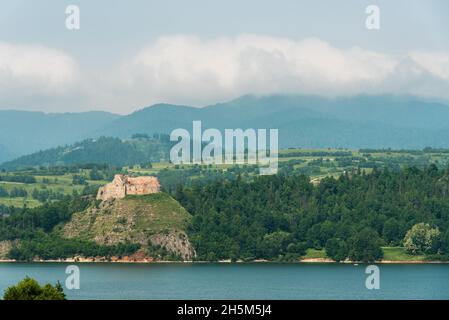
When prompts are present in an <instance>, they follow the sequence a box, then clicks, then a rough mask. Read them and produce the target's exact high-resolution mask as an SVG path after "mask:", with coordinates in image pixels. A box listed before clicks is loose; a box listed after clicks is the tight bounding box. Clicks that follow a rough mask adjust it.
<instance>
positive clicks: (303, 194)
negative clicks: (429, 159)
mask: <svg viewBox="0 0 449 320" xmlns="http://www.w3.org/2000/svg"><path fill="white" fill-rule="evenodd" d="M176 198H177V199H178V201H180V203H181V204H183V205H184V207H185V208H186V209H187V210H188V211H189V212H190V213H191V214H192V215H193V222H192V225H191V240H192V242H193V245H194V246H195V248H196V250H197V253H198V255H199V258H200V259H205V260H216V259H228V258H233V259H245V260H252V259H270V260H271V259H275V260H276V259H281V260H292V259H293V260H294V259H297V257H298V256H301V255H304V253H305V250H306V249H307V248H315V249H322V248H326V252H327V254H328V255H329V256H330V257H331V258H334V259H336V260H344V259H346V258H349V259H351V260H363V261H373V260H377V259H380V258H381V257H382V250H381V246H400V245H402V244H403V239H404V237H405V235H406V233H407V231H408V230H410V229H411V228H412V227H413V226H414V225H416V224H418V223H426V224H429V225H430V226H432V227H434V228H438V231H439V233H440V234H439V238H438V239H437V240H435V241H434V242H433V243H432V244H431V248H430V249H428V250H426V252H421V253H424V254H429V255H431V254H437V253H439V254H441V255H448V254H449V174H448V172H447V171H446V170H438V169H437V168H436V167H435V166H430V167H428V168H427V169H425V170H419V169H416V168H408V169H403V170H400V171H390V170H384V171H379V170H374V172H373V173H371V174H367V175H366V174H363V173H361V172H358V173H354V174H353V175H348V174H346V175H342V176H341V177H340V178H339V179H334V178H332V177H330V178H325V179H323V180H321V182H320V183H319V184H318V185H316V186H314V185H312V184H311V183H310V182H309V179H308V178H307V177H306V176H302V175H301V176H270V177H258V178H256V179H255V180H254V181H252V182H245V181H243V180H241V179H237V180H235V181H221V182H216V183H213V184H210V185H206V186H202V187H193V188H179V189H178V191H177V193H176Z"/></svg>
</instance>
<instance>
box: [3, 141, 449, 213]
mask: <svg viewBox="0 0 449 320" xmlns="http://www.w3.org/2000/svg"><path fill="white" fill-rule="evenodd" d="M431 163H435V164H437V165H438V166H440V167H447V166H448V165H449V152H446V151H444V150H439V151H438V150H427V151H389V150H362V151H360V150H350V149H330V148H329V149H286V150H280V151H279V170H287V172H296V173H302V174H306V175H308V176H310V178H311V181H312V182H313V183H315V184H316V183H319V181H320V180H321V179H323V178H324V177H329V176H333V177H338V176H340V175H341V174H343V173H344V172H351V171H352V170H356V169H360V170H363V171H364V172H365V173H369V172H371V171H372V170H373V168H374V167H379V168H380V167H389V168H398V167H401V166H417V167H423V166H426V165H429V164H431ZM192 167H193V165H188V164H185V165H178V166H176V165H173V164H171V163H169V162H159V163H153V164H152V168H149V169H144V168H140V167H138V166H137V167H133V168H129V167H125V168H123V169H124V170H126V171H127V172H129V173H130V174H134V175H158V174H159V173H160V172H161V171H162V170H164V171H167V170H168V171H170V172H174V175H175V176H176V175H177V174H178V173H181V172H180V170H183V171H184V172H185V171H188V170H189V169H191V168H192ZM233 167H235V166H233V165H229V164H224V165H203V166H201V168H202V170H200V172H199V173H189V178H191V179H197V178H200V177H201V176H202V175H204V174H207V170H209V172H213V171H214V170H217V169H218V170H221V171H223V172H226V171H228V170H230V169H231V168H233ZM240 167H241V168H244V167H245V166H240ZM175 171H176V172H175ZM248 172H250V173H249V174H252V175H254V174H257V171H248ZM89 173H90V171H89V169H80V170H79V172H76V173H64V174H61V175H54V174H52V175H49V174H48V173H47V174H45V172H44V173H42V172H39V170H37V171H36V170H35V171H31V170H30V171H20V172H3V173H0V176H14V175H32V176H34V177H35V179H36V183H18V182H6V181H0V187H2V188H3V189H4V190H6V191H7V192H8V193H10V192H11V190H13V189H15V188H19V189H23V190H25V191H26V192H27V193H28V196H27V197H17V198H12V197H9V196H0V205H1V204H3V205H6V206H15V207H22V206H23V205H24V204H26V205H27V206H28V207H35V206H38V205H39V204H40V202H39V201H38V200H36V199H33V197H32V193H33V191H34V190H38V191H43V190H48V191H51V192H54V193H59V194H64V195H71V194H73V192H74V191H76V192H78V193H80V192H82V190H83V189H84V188H85V185H78V184H74V183H73V177H74V175H75V174H76V175H79V176H82V177H83V178H84V179H85V181H86V183H87V185H89V186H97V185H104V184H106V183H107V182H108V181H106V180H97V181H92V180H90V179H89ZM172 180H173V179H172Z"/></svg>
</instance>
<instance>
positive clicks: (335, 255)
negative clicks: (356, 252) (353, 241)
mask: <svg viewBox="0 0 449 320" xmlns="http://www.w3.org/2000/svg"><path fill="white" fill-rule="evenodd" d="M325 249H326V255H327V256H328V257H329V258H331V259H333V260H335V261H337V262H339V261H343V260H345V259H346V258H347V257H348V253H349V249H348V245H347V244H346V241H344V240H341V239H336V238H332V239H329V240H327V242H326V248H325Z"/></svg>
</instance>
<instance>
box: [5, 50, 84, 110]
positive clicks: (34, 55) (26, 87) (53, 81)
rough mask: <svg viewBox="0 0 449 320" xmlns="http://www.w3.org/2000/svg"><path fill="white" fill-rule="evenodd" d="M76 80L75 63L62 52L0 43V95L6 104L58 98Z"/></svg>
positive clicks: (77, 73)
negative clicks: (34, 99) (43, 98)
mask: <svg viewBox="0 0 449 320" xmlns="http://www.w3.org/2000/svg"><path fill="white" fill-rule="evenodd" d="M78 79H79V71H78V67H77V64H76V63H75V61H74V60H73V59H72V58H71V57H70V56H69V55H67V54H66V53H64V52H61V51H58V50H55V49H50V48H46V47H44V46H39V45H15V44H9V43H4V42H0V97H1V100H2V101H4V103H5V102H6V101H8V102H6V103H7V104H8V106H9V105H12V106H15V105H17V104H18V103H17V101H24V100H26V99H31V98H42V97H43V96H46V97H56V98H60V96H61V95H64V94H66V93H67V92H68V90H69V89H70V88H71V87H73V86H74V85H76V83H77V81H78Z"/></svg>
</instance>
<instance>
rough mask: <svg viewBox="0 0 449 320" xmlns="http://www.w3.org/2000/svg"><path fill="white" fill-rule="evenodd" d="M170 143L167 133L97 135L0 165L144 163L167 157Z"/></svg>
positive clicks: (5, 167)
mask: <svg viewBox="0 0 449 320" xmlns="http://www.w3.org/2000/svg"><path fill="white" fill-rule="evenodd" d="M170 147H171V143H170V142H169V138H168V136H163V137H161V139H159V138H157V139H155V138H149V137H142V136H140V137H135V138H132V139H126V140H121V139H118V138H107V137H100V138H99V139H87V140H84V141H82V142H77V143H75V144H72V145H67V146H63V147H57V148H51V149H48V150H44V151H38V152H35V153H32V154H29V155H26V156H21V157H19V158H17V159H15V160H12V161H8V162H5V163H3V164H1V165H0V167H1V168H2V169H8V170H16V169H20V168H30V167H35V166H58V165H75V164H77V165H83V164H108V165H113V166H118V167H122V166H125V165H131V166H132V165H136V164H143V165H148V164H149V163H150V162H159V161H160V160H161V159H165V160H167V159H168V154H169V152H170Z"/></svg>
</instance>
